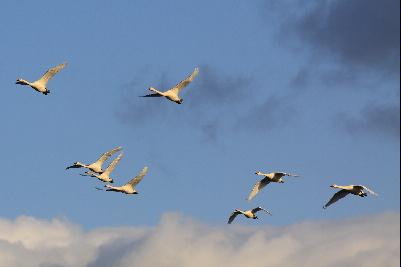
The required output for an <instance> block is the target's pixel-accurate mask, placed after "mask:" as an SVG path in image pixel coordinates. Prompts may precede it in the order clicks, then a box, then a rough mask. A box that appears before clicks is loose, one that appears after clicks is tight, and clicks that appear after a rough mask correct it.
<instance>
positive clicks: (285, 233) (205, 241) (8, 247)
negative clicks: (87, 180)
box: [0, 213, 400, 267]
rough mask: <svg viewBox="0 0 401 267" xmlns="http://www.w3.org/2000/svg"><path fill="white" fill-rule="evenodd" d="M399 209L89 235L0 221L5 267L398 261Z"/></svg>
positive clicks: (62, 226) (45, 224) (164, 224)
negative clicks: (337, 217) (279, 223)
mask: <svg viewBox="0 0 401 267" xmlns="http://www.w3.org/2000/svg"><path fill="white" fill-rule="evenodd" d="M399 218H400V216H399V214H398V213H384V214H379V215H375V216H369V217H365V218H357V219H348V220H341V221H334V222H333V221H331V222H324V221H323V222H321V221H319V222H305V223H300V224H295V225H290V226H286V227H272V226H256V227H245V226H241V225H240V223H241V219H240V220H238V221H237V224H236V225H231V226H226V225H224V226H211V225H205V224H202V223H199V222H196V221H194V220H192V219H190V218H186V217H183V216H181V215H178V214H166V215H164V216H163V217H162V219H161V221H160V223H159V224H158V225H156V226H154V227H119V228H100V229H95V230H91V231H89V232H85V231H83V230H82V229H81V228H80V227H79V226H78V225H74V224H71V223H69V222H67V221H63V220H59V219H54V220H52V221H45V220H39V219H35V218H31V217H19V218H17V219H16V220H8V219H0V266H7V267H17V266H18V267H19V266H29V267H95V266H96V267H106V266H107V267H110V266H113V267H145V266H146V267H148V266H153V267H158V266H166V267H170V266H171V267H173V266H174V267H181V266H182V267H205V266H211V267H214V266H216V267H217V266H219V267H220V266H232V267H236V266H238V267H243V266H254V267H273V266H316V267H335V266H353V267H358V266H361V267H362V266H363V267H377V266H388V267H392V266H394V267H395V266H399V265H400V245H399V242H400V237H399V227H400V221H399Z"/></svg>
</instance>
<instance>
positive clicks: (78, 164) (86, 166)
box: [75, 161, 89, 168]
mask: <svg viewBox="0 0 401 267" xmlns="http://www.w3.org/2000/svg"><path fill="white" fill-rule="evenodd" d="M75 165H77V166H79V167H82V168H88V167H89V166H88V165H86V164H83V163H81V162H79V161H78V162H77V163H75Z"/></svg>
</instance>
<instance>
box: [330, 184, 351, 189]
mask: <svg viewBox="0 0 401 267" xmlns="http://www.w3.org/2000/svg"><path fill="white" fill-rule="evenodd" d="M331 187H334V188H338V189H349V186H345V185H336V184H333V185H332V186H331Z"/></svg>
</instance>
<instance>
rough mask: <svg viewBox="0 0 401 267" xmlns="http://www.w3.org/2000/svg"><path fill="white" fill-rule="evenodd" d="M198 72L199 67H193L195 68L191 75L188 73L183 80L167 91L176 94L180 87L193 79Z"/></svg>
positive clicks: (182, 87) (183, 86)
mask: <svg viewBox="0 0 401 267" xmlns="http://www.w3.org/2000/svg"><path fill="white" fill-rule="evenodd" d="M198 73H199V68H195V70H194V71H193V72H192V74H191V75H189V76H188V77H187V78H186V79H185V80H182V81H181V82H179V83H178V84H177V85H176V86H174V87H173V88H172V89H170V90H169V91H174V92H175V93H176V94H178V93H179V92H181V90H182V89H184V88H185V87H186V86H187V85H188V84H190V83H191V82H192V81H193V80H194V79H195V77H196V76H197V75H198Z"/></svg>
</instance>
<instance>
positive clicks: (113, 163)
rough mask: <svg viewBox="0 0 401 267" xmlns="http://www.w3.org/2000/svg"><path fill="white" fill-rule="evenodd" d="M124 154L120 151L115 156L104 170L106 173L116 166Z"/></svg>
mask: <svg viewBox="0 0 401 267" xmlns="http://www.w3.org/2000/svg"><path fill="white" fill-rule="evenodd" d="M123 156H124V153H121V154H120V155H118V157H117V158H115V159H114V160H113V161H112V162H111V163H110V164H109V166H107V168H106V170H105V171H104V172H105V173H106V174H110V173H111V172H112V171H114V169H115V168H116V166H117V164H118V163H119V162H120V160H121V158H122V157H123Z"/></svg>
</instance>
